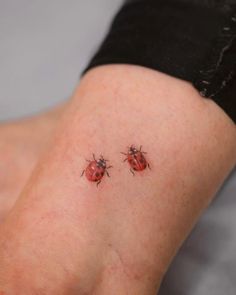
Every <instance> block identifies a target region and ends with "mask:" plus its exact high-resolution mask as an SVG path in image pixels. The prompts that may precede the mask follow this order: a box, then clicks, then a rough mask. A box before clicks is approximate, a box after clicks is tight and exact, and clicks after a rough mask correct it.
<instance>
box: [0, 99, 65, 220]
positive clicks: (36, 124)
mask: <svg viewBox="0 0 236 295" xmlns="http://www.w3.org/2000/svg"><path fill="white" fill-rule="evenodd" d="M65 105H66V103H62V104H60V105H59V106H56V107H54V108H53V109H51V110H49V111H45V112H43V113H41V114H37V115H35V116H32V117H29V118H25V119H19V120H15V121H11V122H5V123H2V124H1V125H0V223H1V222H2V221H3V220H4V219H5V217H6V215H7V213H8V211H9V210H10V209H11V208H12V206H13V205H14V203H15V201H16V199H17V198H18V196H19V194H20V192H21V190H22V189H23V187H24V185H25V184H26V182H27V180H28V178H29V176H30V174H31V172H32V170H33V169H34V167H35V165H36V164H37V162H38V159H39V158H40V156H41V155H42V154H43V153H44V151H45V150H46V149H47V147H48V145H49V144H50V140H51V138H52V134H53V132H54V129H55V128H56V125H57V123H58V120H59V118H60V117H61V115H62V112H63V110H64V109H65Z"/></svg>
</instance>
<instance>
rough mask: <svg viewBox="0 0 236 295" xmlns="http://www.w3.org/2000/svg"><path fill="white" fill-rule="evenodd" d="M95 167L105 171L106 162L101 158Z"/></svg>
mask: <svg viewBox="0 0 236 295" xmlns="http://www.w3.org/2000/svg"><path fill="white" fill-rule="evenodd" d="M97 165H98V166H99V167H101V168H104V169H105V168H106V167H107V163H106V160H105V159H104V158H103V157H102V156H101V158H100V159H99V160H98V161H97Z"/></svg>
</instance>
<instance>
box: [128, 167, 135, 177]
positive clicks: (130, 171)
mask: <svg viewBox="0 0 236 295" xmlns="http://www.w3.org/2000/svg"><path fill="white" fill-rule="evenodd" d="M129 170H130V172H131V173H132V174H133V176H135V173H134V171H133V170H132V169H131V168H130V169H129Z"/></svg>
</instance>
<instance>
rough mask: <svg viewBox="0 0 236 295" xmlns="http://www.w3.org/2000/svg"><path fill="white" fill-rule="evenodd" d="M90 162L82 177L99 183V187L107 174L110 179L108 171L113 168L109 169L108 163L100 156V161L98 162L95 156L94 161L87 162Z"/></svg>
mask: <svg viewBox="0 0 236 295" xmlns="http://www.w3.org/2000/svg"><path fill="white" fill-rule="evenodd" d="M87 161H88V162H89V164H88V166H87V168H86V169H85V170H84V171H83V172H82V174H81V176H83V175H84V173H85V176H86V177H87V179H88V180H89V181H93V182H97V186H98V185H99V183H100V182H101V180H102V178H103V176H104V174H105V173H106V174H107V176H108V177H110V175H109V173H108V172H107V169H109V168H111V167H112V166H108V167H107V163H106V162H107V161H108V160H105V159H104V158H103V156H100V158H99V160H96V158H95V155H94V154H93V160H87Z"/></svg>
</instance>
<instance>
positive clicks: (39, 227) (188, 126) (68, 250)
mask: <svg viewBox="0 0 236 295" xmlns="http://www.w3.org/2000/svg"><path fill="white" fill-rule="evenodd" d="M54 123H55V124H54V125H53V124H52V128H51V131H50V132H48V140H47V141H46V142H48V144H46V145H47V147H45V148H44V147H42V149H40V151H39V152H38V153H37V156H36V158H37V157H39V158H40V160H39V163H38V164H37V165H36V168H35V169H34V172H33V173H32V175H31V177H30V180H29V181H28V182H27V184H26V186H25V188H24V189H23V191H22V193H21V195H20V197H19V198H18V200H17V202H16V204H15V205H14V207H13V209H12V210H11V211H10V213H9V214H8V216H7V217H6V218H5V219H4V221H3V222H2V225H1V228H0V231H1V234H0V265H1V268H0V290H2V291H3V292H5V293H4V294H7V295H8V294H9V295H14V294H19V295H28V294H29V295H32V294H46V295H51V294H59V295H60V294H63V295H64V294H81V295H84V294H95V295H100V294H102V295H104V294H113V295H116V294H117V295H118V294H119V295H120V294H129V295H137V294H140V295H146V294H147V295H152V294H153V295H154V294H156V292H157V290H158V288H159V285H160V283H161V280H162V278H163V275H164V274H165V272H166V270H167V269H168V266H169V263H170V261H171V260H172V258H173V256H174V255H175V254H176V252H177V251H178V249H179V246H180V245H181V243H182V242H183V240H184V239H185V238H186V236H187V235H188V233H189V232H190V230H191V228H192V227H193V225H194V224H195V222H196V221H197V219H198V218H199V216H200V214H201V212H202V211H203V210H204V209H205V208H206V207H207V205H208V204H209V202H210V201H211V200H212V198H213V197H214V195H215V193H216V191H217V190H218V188H219V187H220V186H221V184H222V183H223V181H224V179H225V178H226V177H227V175H228V174H229V173H230V171H231V170H232V168H233V167H234V166H235V163H236V128H235V124H234V123H233V122H232V121H231V119H230V118H229V117H228V116H227V115H226V114H225V113H224V112H223V110H221V109H220V108H219V107H218V106H217V105H216V104H215V103H214V102H213V101H211V100H209V99H203V98H202V97H200V95H199V94H198V93H197V91H196V90H195V89H194V88H193V87H192V86H191V85H190V84H189V83H187V82H184V81H181V80H178V79H175V78H172V77H170V76H167V75H164V74H161V73H158V72H156V71H152V70H149V69H145V68H142V67H136V66H128V65H126V66H125V65H116V66H113V65H110V66H103V67H98V68H95V69H93V70H91V71H89V72H88V73H87V74H86V75H85V77H84V78H83V79H82V81H81V83H80V85H79V86H78V87H77V88H76V90H75V93H74V95H73V98H72V100H71V102H70V103H69V105H68V106H66V107H65V111H64V112H63V115H59V119H56V120H55V122H54ZM55 125H56V126H55ZM53 126H54V127H55V129H56V131H54V127H53ZM45 138H46V137H45ZM131 144H134V145H137V147H139V146H140V145H143V148H144V150H145V152H147V154H145V156H146V158H147V160H148V162H149V163H150V165H151V170H149V169H145V170H144V171H142V172H139V173H138V172H136V173H135V174H136V175H135V177H133V175H132V174H131V173H130V171H129V166H128V163H127V162H125V163H124V162H123V159H124V157H123V155H121V154H120V152H122V151H125V149H126V147H127V146H128V145H131ZM41 153H42V155H41ZM93 153H95V154H98V155H100V154H102V155H103V156H104V157H105V158H106V159H109V160H110V162H109V163H111V164H112V166H113V167H114V168H112V169H110V170H109V174H110V176H111V177H110V178H108V177H106V176H104V178H103V179H102V182H101V183H100V184H99V186H98V187H97V186H96V183H92V182H89V181H88V180H87V179H86V177H82V178H81V177H80V175H81V172H82V171H83V170H84V169H85V167H86V164H87V163H86V160H85V159H86V158H90V157H91V155H92V154H93ZM35 162H36V160H34V163H35ZM26 166H27V165H26ZM29 166H30V169H28V168H26V170H27V169H28V170H27V171H28V172H27V173H26V174H27V177H25V179H24V181H26V179H27V178H28V174H30V170H31V169H32V166H33V164H31V165H29ZM19 183H20V181H19ZM20 186H21V185H20V184H19V185H18V187H17V189H16V191H17V190H20ZM22 186H23V185H22ZM13 194H14V193H13ZM15 195H17V194H16V192H15Z"/></svg>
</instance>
